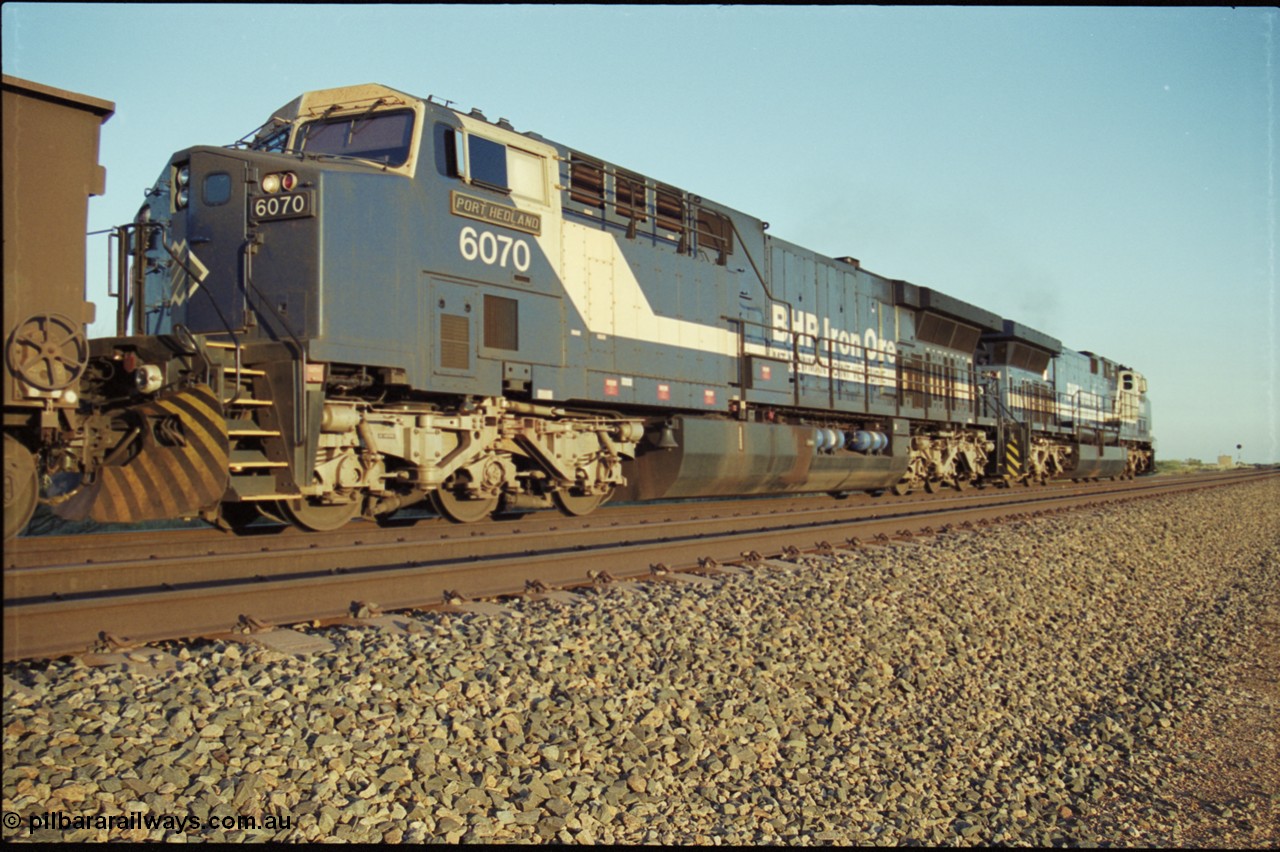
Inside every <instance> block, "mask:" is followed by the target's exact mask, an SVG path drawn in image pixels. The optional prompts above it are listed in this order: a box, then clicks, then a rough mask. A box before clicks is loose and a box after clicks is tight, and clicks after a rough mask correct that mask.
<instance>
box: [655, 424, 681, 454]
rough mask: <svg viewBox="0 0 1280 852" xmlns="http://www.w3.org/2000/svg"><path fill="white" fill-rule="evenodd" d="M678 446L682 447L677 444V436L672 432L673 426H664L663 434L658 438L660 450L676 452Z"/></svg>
mask: <svg viewBox="0 0 1280 852" xmlns="http://www.w3.org/2000/svg"><path fill="white" fill-rule="evenodd" d="M678 446H680V445H679V444H677V443H676V434H675V432H673V431H672V430H671V424H670V423H666V424H664V425H663V427H662V434H661V435H660V436H659V437H658V449H660V450H674V449H675V448H676V447H678Z"/></svg>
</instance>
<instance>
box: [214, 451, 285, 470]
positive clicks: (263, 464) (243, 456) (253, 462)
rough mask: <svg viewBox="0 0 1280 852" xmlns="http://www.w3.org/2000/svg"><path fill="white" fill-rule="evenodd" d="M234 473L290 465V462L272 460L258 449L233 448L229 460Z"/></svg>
mask: <svg viewBox="0 0 1280 852" xmlns="http://www.w3.org/2000/svg"><path fill="white" fill-rule="evenodd" d="M228 464H229V465H230V467H231V472H232V473H240V472H242V471H245V470H266V469H268V468H279V467H288V466H289V463H288V462H282V461H271V460H270V459H268V458H267V457H265V456H264V455H263V454H262V453H260V452H258V451H256V450H232V451H231V458H230V460H229V462H228Z"/></svg>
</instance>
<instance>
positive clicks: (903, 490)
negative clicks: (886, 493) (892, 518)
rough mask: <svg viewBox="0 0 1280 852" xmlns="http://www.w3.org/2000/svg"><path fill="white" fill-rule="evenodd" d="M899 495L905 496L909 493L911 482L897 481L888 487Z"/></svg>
mask: <svg viewBox="0 0 1280 852" xmlns="http://www.w3.org/2000/svg"><path fill="white" fill-rule="evenodd" d="M889 490H890V491H892V492H893V493H894V494H896V495H897V496H899V497H906V496H907V495H908V494H910V493H911V483H910V482H907V481H905V480H904V481H902V482H899V483H898V484H897V485H895V486H893V487H892V488H890V489H889Z"/></svg>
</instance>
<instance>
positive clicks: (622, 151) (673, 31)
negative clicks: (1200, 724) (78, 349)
mask: <svg viewBox="0 0 1280 852" xmlns="http://www.w3.org/2000/svg"><path fill="white" fill-rule="evenodd" d="M3 64H4V72H5V73H6V74H13V75H16V76H19V77H25V78H27V79H31V80H35V81H37V82H41V83H46V84H49V85H53V86H58V87H61V88H66V89H71V90H73V91H77V92H81V93H84V94H88V95H93V96H95V97H99V98H104V99H107V100H111V101H114V102H115V104H116V114H115V116H114V117H112V118H111V120H110V121H109V122H108V123H107V124H106V125H105V127H104V128H103V146H102V156H101V162H102V163H103V165H105V166H106V167H107V172H108V174H107V194H106V195H105V196H104V197H102V198H98V199H94V200H93V201H92V203H91V204H90V223H91V226H92V227H94V228H105V227H108V226H111V225H115V224H119V223H121V222H125V221H128V220H130V219H131V218H132V217H133V214H134V213H135V212H136V211H137V208H138V206H139V205H140V204H141V202H142V193H143V190H144V188H145V187H147V186H148V185H150V183H151V182H152V181H153V180H154V178H155V177H156V175H157V174H158V173H159V171H160V169H161V168H162V166H163V165H164V164H165V162H166V160H167V158H168V156H169V154H170V153H172V152H173V151H175V150H177V149H179V148H183V147H187V146H189V145H194V144H225V143H230V142H233V141H234V140H236V139H238V138H239V137H241V136H242V135H244V134H245V133H247V132H248V131H250V130H252V129H254V128H255V127H257V125H258V124H260V123H261V122H262V121H263V120H265V119H266V117H267V116H268V115H269V114H270V112H271V111H272V110H274V109H275V108H276V107H278V106H281V105H283V104H284V103H286V102H288V101H289V100H291V99H293V98H294V97H295V96H297V95H298V94H300V93H301V92H303V91H306V90H308V89H317V88H325V87H330V86H337V85H346V84H352V83H365V82H378V83H385V84H386V85H389V86H393V87H395V88H399V89H403V90H405V91H408V92H411V93H413V94H418V95H424V96H425V95H427V94H434V95H436V96H438V97H442V98H448V99H451V100H453V101H454V102H455V103H456V104H457V105H459V106H461V107H462V108H463V109H470V108H471V107H480V108H481V109H482V110H484V112H485V114H486V115H487V116H488V117H489V118H490V119H491V120H496V119H497V118H498V117H505V118H508V119H510V120H511V122H512V123H513V124H515V126H516V128H517V129H518V130H535V131H537V132H539V133H542V134H543V135H544V136H546V137H548V138H551V139H554V140H556V141H558V142H562V143H565V144H569V145H572V146H574V147H577V148H580V149H582V150H584V151H587V152H590V153H593V154H596V155H598V156H601V157H604V158H606V159H609V160H611V161H613V162H616V163H618V164H620V165H624V166H627V167H628V168H631V169H634V170H636V171H639V172H641V173H644V174H648V175H651V176H652V177H654V178H657V179H659V180H662V181H665V182H668V183H673V184H675V185H677V186H680V187H682V188H685V189H687V190H689V191H690V192H694V193H697V194H700V195H703V196H704V197H707V198H711V199H714V200H716V201H719V202H721V203H724V204H728V205H730V206H732V207H735V208H737V209H739V210H742V211H744V212H747V213H750V214H752V215H755V216H759V217H760V218H762V219H765V220H768V221H769V222H770V223H771V224H772V228H771V230H770V233H772V234H774V235H776V236H778V237H780V238H783V239H787V240H791V241H793V242H797V243H800V244H801V245H804V246H807V247H809V248H813V249H815V250H817V251H820V252H822V253H824V254H828V255H835V256H839V255H853V256H855V257H858V258H860V259H861V260H862V261H863V263H864V265H865V266H867V267H868V268H870V269H872V270H874V271H876V272H879V273H881V274H884V275H887V276H889V277H894V278H905V279H907V280H910V281H912V282H915V283H917V284H921V285H926V286H929V287H933V288H936V289H939V290H942V291H944V292H946V293H949V294H951V295H953V296H956V297H957V298H960V299H964V300H965V301H968V302H972V303H974V304H977V305H980V306H982V307H984V308H987V309H989V310H993V311H995V312H997V313H1000V314H1001V315H1003V316H1006V317H1009V318H1012V319H1017V320H1019V321H1021V322H1023V323H1025V324H1027V325H1030V326H1031V327H1033V328H1037V329H1039V330H1041V331H1044V332H1046V333H1048V334H1050V335H1052V336H1054V337H1057V338H1059V339H1061V340H1062V341H1063V342H1064V343H1065V344H1066V345H1068V346H1070V347H1072V348H1075V349H1089V350H1092V351H1095V352H1098V353H1101V354H1104V355H1107V356H1109V357H1112V358H1115V359H1117V360H1119V361H1121V362H1123V363H1125V364H1127V365H1129V366H1132V367H1134V368H1135V369H1138V370H1139V371H1141V372H1143V373H1145V374H1146V375H1147V376H1148V377H1149V380H1150V386H1151V399H1152V401H1153V405H1154V410H1155V427H1156V433H1157V435H1158V438H1159V444H1158V450H1159V453H1160V455H1162V456H1164V457H1166V458H1187V457H1196V458H1201V459H1204V460H1206V461H1207V460H1212V459H1215V458H1216V457H1217V456H1218V455H1219V454H1225V453H1230V454H1231V455H1233V456H1234V455H1236V454H1237V453H1236V450H1235V446H1236V445H1237V444H1243V445H1244V449H1243V450H1242V451H1241V452H1240V453H1239V455H1240V456H1241V457H1242V458H1243V459H1244V460H1245V461H1277V460H1280V434H1278V429H1280V427H1278V425H1277V423H1278V421H1280V392H1278V391H1280V389H1278V388H1277V385H1278V384H1280V328H1278V326H1280V307H1278V304H1277V290H1278V289H1280V288H1278V281H1277V259H1276V243H1277V239H1278V234H1280V224H1278V221H1277V195H1276V192H1277V175H1276V154H1277V151H1276V149H1277V135H1280V134H1278V133H1277V130H1278V129H1280V110H1278V109H1277V88H1278V86H1277V75H1278V74H1280V15H1278V14H1277V12H1276V11H1275V10H1272V9H1236V10H1233V9H1226V8H1206V9H1189V8H1135V9H1111V8H1098V9H1085V8H1026V9H1019V8H1007V7H993V8H984V9H969V8H921V7H883V8H878V7H811V8H806V7H761V6H747V7H712V6H659V7H628V6H404V5H388V6H378V5H360V6H329V5H325V6H305V5H290V6H275V5H201V4H182V5H145V4H140V5H134V4H120V5H114V4H60V3H6V4H5V5H4V7H3ZM105 255H106V249H105V242H104V241H102V240H101V238H99V239H98V241H97V242H96V243H91V245H90V257H91V262H96V265H95V266H94V268H93V269H92V270H91V281H90V298H93V299H95V300H96V301H97V302H98V303H99V308H98V313H99V316H102V317H108V318H109V317H110V316H111V315H112V306H111V305H110V304H108V303H107V299H106V297H105V284H104V282H105V279H106V272H105V269H106V260H105ZM109 329H110V323H99V324H98V325H97V326H96V327H95V329H94V331H95V332H99V333H106V332H107V331H109Z"/></svg>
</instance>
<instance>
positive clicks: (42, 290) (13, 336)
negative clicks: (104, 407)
mask: <svg viewBox="0 0 1280 852" xmlns="http://www.w3.org/2000/svg"><path fill="white" fill-rule="evenodd" d="M114 110H115V105H114V104H112V103H110V102H109V101H104V100H101V99H99V98H94V97H90V96H88V95H81V94H77V93H75V92H68V91H65V90H63V89H56V88H53V87H52V86H46V85H44V84H41V83H35V82H32V81H29V80H23V79H19V78H17V77H11V76H9V75H7V74H6V75H4V80H3V112H4V146H3V154H4V387H3V396H4V537H5V538H6V539H8V538H11V537H12V536H14V535H16V534H17V533H18V532H19V531H20V530H21V529H22V528H23V527H25V526H26V525H27V522H28V521H29V520H30V519H31V516H32V513H33V512H34V511H35V508H36V505H37V503H38V501H39V495H40V491H41V486H40V482H41V479H42V478H44V477H45V476H46V475H47V474H51V473H57V472H61V471H80V470H82V469H84V468H85V466H86V465H89V464H92V462H93V460H92V459H86V458H84V457H83V456H82V455H81V454H80V452H79V449H77V448H73V443H74V441H73V439H74V437H75V436H76V435H78V434H79V433H80V430H81V425H82V424H81V417H80V415H79V413H78V408H79V400H80V383H81V379H82V377H83V374H84V370H85V367H86V363H87V361H88V358H89V344H88V338H87V336H86V332H85V327H86V324H88V323H91V322H93V319H94V305H93V304H92V303H91V302H87V301H85V294H84V283H85V254H86V246H85V231H86V230H87V221H88V204H89V196H91V195H101V194H102V193H103V191H104V187H105V181H106V171H105V170H104V169H103V168H102V167H101V166H100V165H98V140H99V132H100V129H101V127H102V124H103V123H104V122H105V121H106V120H107V119H108V118H110V117H111V114H112V113H113V112H114ZM73 478H74V477H73Z"/></svg>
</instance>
